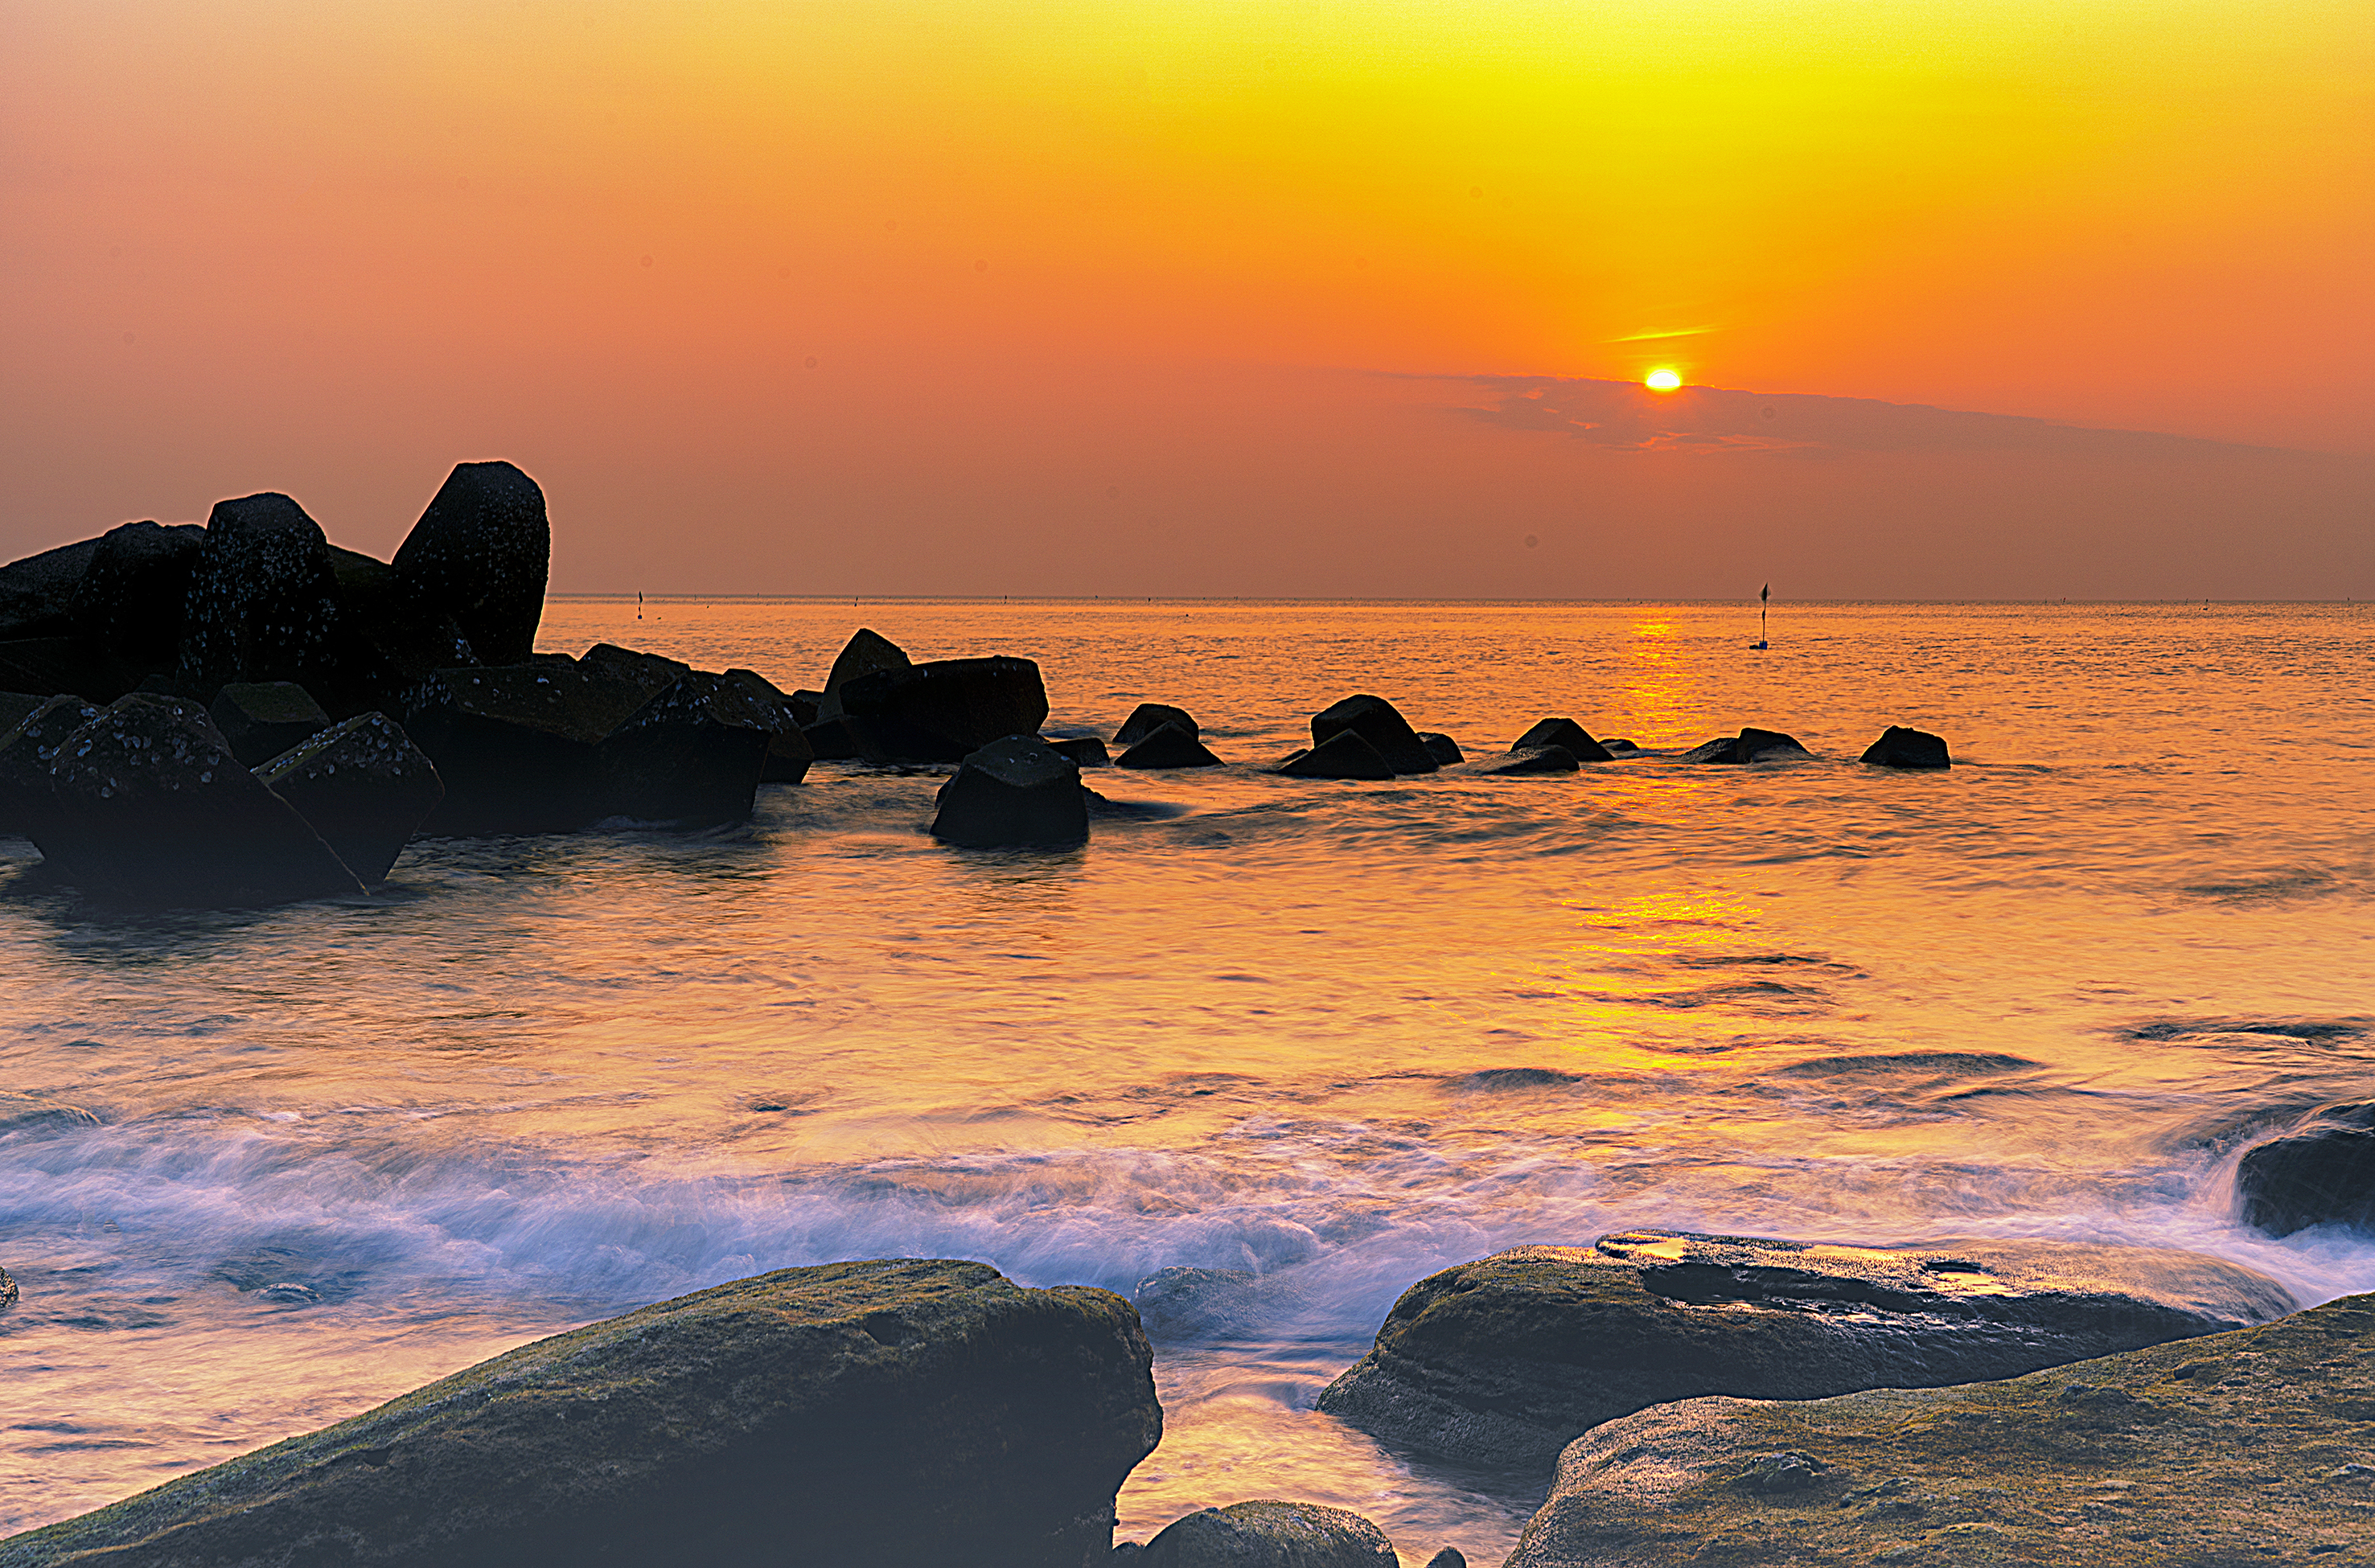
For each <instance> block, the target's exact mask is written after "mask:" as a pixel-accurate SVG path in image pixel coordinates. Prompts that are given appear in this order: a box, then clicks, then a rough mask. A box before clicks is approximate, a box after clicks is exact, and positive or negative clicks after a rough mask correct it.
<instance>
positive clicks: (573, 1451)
mask: <svg viewBox="0 0 2375 1568" xmlns="http://www.w3.org/2000/svg"><path fill="white" fill-rule="evenodd" d="M1161 1435H1162V1410H1161V1409H1160V1407H1159V1406H1158V1405H1157V1404H1156V1402H1155V1395H1154V1383H1153V1377H1152V1352H1151V1351H1150V1350H1149V1349H1148V1347H1147V1342H1146V1337H1145V1336H1144V1335H1143V1334H1142V1333H1140V1330H1139V1326H1138V1316H1137V1314H1136V1313H1135V1312H1133V1311H1132V1310H1131V1308H1130V1306H1129V1303H1127V1302H1125V1301H1123V1300H1122V1299H1121V1298H1120V1297H1118V1296H1116V1295H1112V1294H1109V1293H1108V1292H1106V1291H1096V1290H1090V1289H1087V1288H1085V1287H1058V1288H1057V1289H1054V1290H1047V1291H1031V1290H1024V1289H1022V1288H1021V1287H1019V1286H1016V1285H1013V1284H1010V1283H1009V1282H1008V1281H1007V1280H1006V1279H1003V1278H1002V1277H1001V1276H999V1274H998V1271H997V1270H995V1269H993V1268H991V1267H988V1266H987V1264H980V1263H961V1262H947V1261H916V1260H904V1259H903V1260H894V1261H882V1262H871V1263H836V1264H828V1265H825V1266H823V1267H815V1268H792V1269H785V1270H783V1271H781V1272H778V1273H774V1274H766V1275H762V1276H759V1277H758V1278H756V1279H745V1280H741V1281H739V1282H738V1283H736V1284H731V1285H724V1286H720V1287H718V1288H717V1289H715V1290H710V1291H700V1292H698V1293H696V1294H693V1295H690V1296H683V1297H679V1298H678V1299H677V1300H674V1301H670V1302H663V1303H660V1304H659V1305H657V1306H653V1307H647V1308H645V1309H644V1310H643V1311H641V1312H637V1313H632V1314H630V1315H627V1316H624V1317H620V1318H613V1319H611V1320H609V1322H605V1323H597V1324H595V1325H593V1326H589V1327H585V1328H580V1329H576V1330H574V1331H573V1332H571V1333H567V1334H562V1335H559V1336H556V1337H555V1338H549V1339H544V1340H539V1341H538V1342H537V1343H535V1344H532V1345H527V1346H524V1347H522V1348H521V1349H519V1350H514V1351H512V1352H511V1353H510V1354H508V1355H504V1356H500V1357H498V1358H496V1359H495V1360H493V1361H490V1362H483V1363H481V1364H479V1365H478V1366H475V1367H472V1368H470V1369H468V1370H467V1371H465V1372H461V1373H455V1375H453V1376H451V1377H448V1378H445V1379H444V1380H443V1381H442V1382H438V1383H432V1384H431V1385H428V1386H427V1387H424V1388H420V1389H417V1390H415V1391H414V1392H412V1393H410V1394H408V1395H405V1396H404V1397H401V1398H398V1399H395V1400H391V1401H390V1402H389V1403H387V1404H385V1405H383V1406H381V1407H380V1408H379V1409H374V1410H371V1411H368V1412H366V1413H365V1414H362V1415H360V1416H357V1417H355V1418H354V1419H353V1420H351V1421H341V1422H339V1423H338V1424H337V1425H336V1426H331V1427H325V1428H324V1429H323V1430H321V1431H319V1432H310V1433H308V1434H306V1435H305V1436H302V1437H296V1438H291V1439H289V1441H287V1442H285V1443H279V1444H274V1445H273V1446H271V1447H269V1448H265V1449H260V1450H258V1451H257V1452H255V1453H253V1454H249V1455H247V1456H243V1457H241V1458H238V1459H233V1460H230V1462H228V1463H226V1464H222V1465H218V1466H215V1467H214V1468H211V1469H207V1470H201V1471H199V1472H197V1473H195V1474H194V1475H188V1476H184V1477H182V1478H181V1479H180V1480H173V1481H169V1482H167V1483H166V1484H165V1485H163V1486H160V1487H158V1488H156V1489H155V1490H153V1491H146V1492H143V1493H141V1494H139V1495H138V1496H136V1497H133V1498H129V1499H127V1500H125V1501H124V1502H122V1503H116V1504H114V1505H113V1506H112V1507H108V1508H102V1509H100V1510H99V1511H97V1512H96V1513H91V1514H86V1515H81V1516H80V1517H78V1518H74V1519H68V1520H65V1521H64V1522H62V1523H59V1524H55V1525H51V1526H49V1527H45V1528H42V1529H39V1530H34V1531H31V1532H30V1533H28V1534H25V1535H20V1536H17V1537H14V1538H11V1539H8V1540H6V1541H0V1568H36V1565H43V1568H46V1565H50V1564H65V1563H69V1562H110V1563H115V1564H120V1565H122V1568H152V1565H153V1568H169V1565H170V1568H213V1565H217V1564H219V1565H222V1568H230V1565H231V1564H242V1565H256V1568H263V1565H274V1568H299V1565H303V1564H315V1563H326V1562H372V1563H381V1564H388V1565H392V1568H393V1565H411V1564H418V1565H420V1568H429V1565H431V1564H435V1565H438V1568H476V1565H484V1568H495V1565H498V1564H501V1565H505V1568H508V1565H511V1564H516V1563H522V1562H573V1561H590V1562H647V1563H703V1564H720V1565H724V1564H737V1563H782V1562H803V1563H806V1562H814V1563H828V1562H830V1563H864V1564H868V1565H872V1568H904V1565H906V1564H916V1565H918V1568H921V1565H924V1564H930V1565H932V1568H940V1565H942V1564H947V1563H957V1562H963V1563H974V1564H982V1565H985V1568H1089V1565H1091V1564H1102V1563H1104V1562H1106V1561H1108V1560H1109V1558H1110V1555H1111V1547H1112V1541H1113V1523H1114V1510H1113V1502H1114V1495H1115V1493H1116V1492H1117V1491H1118V1490H1119V1489H1120V1486H1121V1482H1122V1480H1123V1479H1124V1478H1125V1477H1126V1476H1128V1473H1129V1471H1130V1468H1132V1467H1133V1466H1135V1465H1136V1464H1137V1463H1138V1462H1139V1460H1140V1459H1142V1458H1143V1457H1145V1456H1146V1455H1147V1454H1149V1453H1151V1452H1152V1450H1153V1448H1154V1445H1155V1443H1156V1441H1157V1440H1158V1439H1159V1438H1160V1437H1161Z"/></svg>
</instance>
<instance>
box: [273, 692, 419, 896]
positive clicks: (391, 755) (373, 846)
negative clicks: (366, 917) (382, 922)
mask: <svg viewBox="0 0 2375 1568" xmlns="http://www.w3.org/2000/svg"><path fill="white" fill-rule="evenodd" d="M255 774H256V777H258V778H260V779H262V780H263V781H264V784H265V786H266V788H268V789H270V790H271V791H272V793H273V794H275V795H277V796H279V797H280V798H281V799H283V800H285V801H287V802H288V803H289V805H291V806H293V807H295V808H297V814H298V815H299V816H301V817H302V818H304V819H305V820H306V821H307V822H308V823H309V824H310V825H311V826H312V827H313V831H315V832H316V833H319V834H320V835H321V836H322V842H323V843H326V844H328V845H329V846H330V848H331V849H332V850H333V851H335V852H336V853H337V856H338V858H339V859H340V860H342V861H344V862H345V863H346V867H347V869H348V870H349V871H352V872H353V873H354V874H355V876H356V878H358V879H360V881H361V882H362V883H363V885H364V886H366V887H376V886H377V885H378V884H380V883H381V882H384V881H385V880H386V879H387V873H388V869H389V867H393V866H394V865H395V864H396V856H397V855H399V854H401V853H402V852H403V849H404V846H405V844H406V843H408V842H409V841H410V840H411V838H412V834H413V830H415V829H417V828H419V826H420V824H421V823H422V822H424V821H426V820H428V818H429V814H430V813H431V812H432V811H434V810H436V809H437V803H438V802H439V801H441V800H443V799H444V798H445V785H444V784H443V781H442V780H440V779H439V778H438V776H437V770H436V769H435V768H434V767H433V766H431V763H430V760H429V758H428V755H427V754H426V753H424V752H423V751H422V750H421V749H419V747H417V746H415V745H413V744H412V740H411V737H408V736H407V735H406V734H405V733H404V729H403V726H402V725H398V724H397V723H396V721H395V720H393V719H391V718H389V717H388V716H387V715H386V714H385V713H357V714H356V715H355V716H354V717H353V718H350V719H348V720H346V721H344V722H343V723H340V724H337V725H331V726H330V727H329V728H327V729H325V730H323V731H321V732H320V733H319V734H316V735H313V736H310V737H307V738H306V739H305V740H303V741H302V742H301V743H300V744H298V745H297V746H296V747H294V748H292V749H289V751H286V752H284V753H282V754H281V755H280V756H278V757H275V758H273V759H272V760H270V761H269V762H267V763H266V764H265V765H264V766H263V767H261V768H258V769H256V770H255Z"/></svg>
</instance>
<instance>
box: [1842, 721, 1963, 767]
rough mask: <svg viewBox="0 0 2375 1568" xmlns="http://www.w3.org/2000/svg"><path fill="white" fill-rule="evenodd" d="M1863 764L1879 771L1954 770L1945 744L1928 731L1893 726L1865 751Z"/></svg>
mask: <svg viewBox="0 0 2375 1568" xmlns="http://www.w3.org/2000/svg"><path fill="white" fill-rule="evenodd" d="M1858 760H1860V761H1865V762H1869V763H1871V764H1872V765H1873V766H1874V767H1877V768H1951V767H1953V766H1954V765H1955V760H1954V758H1953V757H1951V756H1950V755H1948V754H1947V751H1946V742H1945V741H1944V739H1943V738H1942V737H1938V736H1934V735H1932V734H1931V733H1930V732H1929V731H1927V730H1919V729H1907V728H1906V727H1905V726H1904V725H1889V726H1888V727H1887V728H1886V729H1885V730H1883V731H1882V732H1881V735H1880V738H1879V739H1878V740H1875V741H1873V743H1872V744H1871V745H1870V746H1867V747H1865V748H1864V752H1863V756H1862V757H1861V758H1860V759H1858Z"/></svg>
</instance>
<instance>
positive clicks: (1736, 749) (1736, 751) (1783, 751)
mask: <svg viewBox="0 0 2375 1568" xmlns="http://www.w3.org/2000/svg"><path fill="white" fill-rule="evenodd" d="M1812 755H1814V753H1812V752H1810V751H1808V750H1807V749H1805V748H1804V747H1802V746H1801V745H1799V744H1798V740H1797V737H1795V736H1789V735H1784V734H1782V733H1781V732H1780V731H1779V730H1778V729H1743V730H1742V731H1741V732H1740V733H1739V734H1738V735H1726V736H1719V737H1716V738H1715V739H1713V740H1708V741H1703V742H1701V743H1700V744H1698V745H1696V746H1694V747H1692V748H1691V749H1689V750H1688V751H1685V752H1684V753H1683V754H1682V755H1681V756H1679V757H1677V758H1675V759H1674V760H1676V761H1677V762H1762V761H1764V760H1766V759H1767V758H1776V759H1779V758H1789V757H1810V756H1812Z"/></svg>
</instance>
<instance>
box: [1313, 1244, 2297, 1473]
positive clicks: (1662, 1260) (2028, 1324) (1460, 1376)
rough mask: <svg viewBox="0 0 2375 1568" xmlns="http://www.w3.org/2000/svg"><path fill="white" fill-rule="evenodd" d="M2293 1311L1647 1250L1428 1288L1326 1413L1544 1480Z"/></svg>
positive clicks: (2191, 1285) (1821, 1252)
mask: <svg viewBox="0 0 2375 1568" xmlns="http://www.w3.org/2000/svg"><path fill="white" fill-rule="evenodd" d="M2297 1304H2298V1303H2295V1302H2294V1300H2293V1298H2292V1297H2291V1296H2290V1294H2288V1293H2287V1292H2286V1290H2285V1289H2284V1287H2283V1286H2281V1285H2279V1284H2277V1283H2276V1282H2275V1280H2273V1279H2268V1278H2266V1277H2265V1276H2264V1275H2261V1274H2258V1273H2255V1272H2253V1271H2252V1270H2251V1269H2248V1268H2244V1267H2239V1266H2238V1265H2235V1264H2230V1263H2225V1262H2222V1261H2220V1260H2218V1259H2216V1258H2211V1257H2204V1256H2201V1255H2199V1254H2195V1253H2187V1252H2175V1251H2168V1250H2163V1249H2158V1248H2147V1247H2106V1246H2086V1245H2079V1244H2071V1243H2062V1242H2003V1241H1950V1242H1933V1243H1923V1244H1919V1245H1910V1246H1896V1247H1857V1246H1840V1245H1832V1244H1810V1243H1801V1242H1786V1241H1771V1240H1765V1239H1758V1238H1747V1237H1736V1236H1696V1235H1686V1234H1682V1233H1678V1232H1664V1231H1634V1232H1622V1233H1619V1234H1616V1235H1612V1236H1608V1237H1604V1238H1602V1239H1601V1241H1600V1242H1599V1243H1598V1244H1596V1245H1594V1246H1591V1247H1519V1248H1518V1249H1516V1250H1514V1251H1511V1252H1505V1253H1498V1254H1495V1256H1491V1257H1488V1258H1484V1259H1483V1260H1481V1261H1479V1262H1475V1263H1465V1264H1461V1265H1459V1267H1453V1268H1447V1269H1445V1270H1444V1271H1443V1272H1441V1273H1439V1274H1435V1275H1431V1276H1429V1277H1428V1278H1427V1279H1422V1280H1420V1281H1419V1282H1418V1283H1417V1284H1415V1285H1413V1286H1412V1287H1411V1288H1410V1289H1409V1290H1408V1291H1404V1292H1403V1293H1402V1297H1401V1299H1400V1301H1398V1302H1396V1303H1394V1308H1393V1311H1392V1313H1391V1314H1390V1315H1388V1317H1387V1319H1386V1321H1385V1325H1384V1326H1382V1327H1381V1328H1379V1329H1378V1330H1377V1346H1376V1348H1375V1349H1373V1350H1371V1351H1370V1352H1369V1353H1368V1354H1367V1355H1366V1356H1365V1357H1363V1358H1362V1360H1361V1361H1360V1362H1358V1363H1357V1364H1356V1365H1354V1366H1353V1368H1352V1369H1351V1370H1350V1371H1348V1372H1346V1373H1344V1374H1343V1375H1342V1376H1341V1377H1339V1378H1338V1379H1337V1380H1336V1381H1335V1382H1334V1383H1332V1384H1330V1385H1329V1386H1328V1388H1327V1390H1326V1391H1325V1392H1323V1393H1322V1394H1321V1395H1320V1397H1319V1408H1320V1409H1323V1410H1326V1411H1329V1413H1331V1414H1334V1415H1337V1416H1340V1417H1341V1418H1342V1419H1344V1420H1345V1421H1349V1422H1351V1423H1352V1424H1353V1425H1354V1426H1357V1427H1360V1428H1361V1429H1362V1430H1364V1431H1365V1432H1371V1433H1373V1434H1375V1435H1377V1436H1378V1437H1382V1438H1385V1439H1387V1440H1388V1441H1389V1442H1392V1443H1395V1444H1400V1445H1402V1446H1404V1447H1408V1448H1412V1449H1416V1450H1419V1451H1421V1452H1424V1453H1428V1454H1434V1455H1438V1456H1443V1457H1446V1458H1451V1459H1459V1460H1463V1461H1468V1462H1471V1463H1480V1464H1494V1465H1525V1464H1536V1463H1542V1462H1546V1461H1547V1460H1548V1459H1549V1458H1550V1456H1553V1455H1554V1454H1556V1453H1557V1452H1558V1450H1559V1449H1560V1447H1561V1446H1562V1445H1563V1444H1566V1442H1567V1441H1568V1440H1569V1439H1570V1438H1572V1437H1574V1436H1575V1435H1576V1434H1577V1432H1582V1431H1584V1430H1585V1429H1587V1428H1589V1427H1592V1426H1595V1425H1597V1424H1599V1423H1600V1422H1601V1421H1611V1420H1613V1419H1614V1418H1616V1417H1618V1416H1621V1415H1625V1414H1628V1413H1630V1412H1631V1411H1634V1410H1637V1409H1642V1408H1643V1407H1644V1406H1648V1405H1656V1404H1663V1403H1666V1402H1667V1401H1670V1400H1674V1399H1686V1398H1691V1397H1696V1396H1699V1395H1703V1394H1733V1395H1743V1396H1746V1397H1755V1398H1778V1399H1814V1398H1820V1397H1824V1396H1826V1395H1830V1394H1842V1393H1846V1392H1849V1390H1852V1389H1858V1388H1879V1387H1899V1388H1922V1387H1934V1386H1937V1385H1944V1384H1952V1383H1970V1382H1975V1381H1979V1380H1981V1379H1987V1378H2000V1377H2011V1376H2015V1375H2017V1374H2018V1373H2025V1372H2030V1371H2034V1370H2036V1369H2037V1368H2039V1367H2046V1366H2053V1365H2058V1364H2060V1363H2062V1362H2071V1361H2077V1360H2081V1359H2084V1358H2085V1357H2087V1356H2095V1355H2102V1354H2105V1353H2108V1352H2110V1351H2115V1350H2132V1349H2134V1348H2136V1347H2138V1346H2143V1345H2151V1344H2157V1343H2159V1342H2161V1341H2163V1340H2167V1339H2177V1338H2187V1337H2189V1336H2192V1335H2197V1334H2211V1333H2216V1332H2219V1331H2221V1330H2223V1329H2227V1328H2233V1327H2237V1326H2241V1325H2245V1324H2251V1323H2259V1322H2264V1321H2266V1320H2268V1319H2270V1318H2273V1317H2276V1316H2280V1315H2283V1314H2285V1313H2286V1312H2290V1311H2292V1310H2293V1309H2294V1307H2295V1306H2296V1305H2297Z"/></svg>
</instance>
